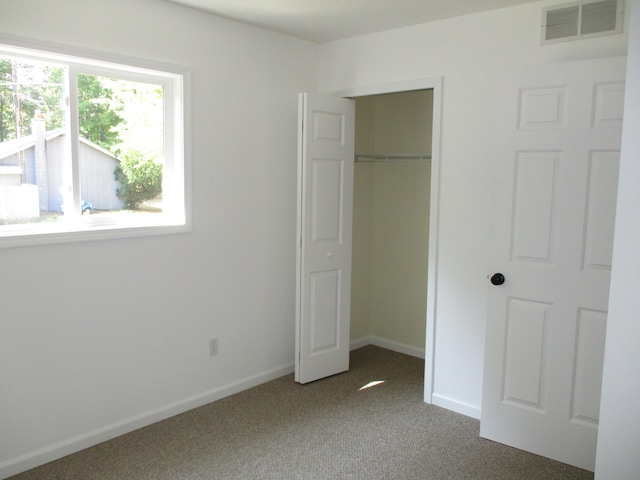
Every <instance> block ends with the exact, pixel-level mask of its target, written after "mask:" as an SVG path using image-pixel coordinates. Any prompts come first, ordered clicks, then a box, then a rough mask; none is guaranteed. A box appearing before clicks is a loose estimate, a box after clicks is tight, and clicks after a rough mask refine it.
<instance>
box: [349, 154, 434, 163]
mask: <svg viewBox="0 0 640 480" xmlns="http://www.w3.org/2000/svg"><path fill="white" fill-rule="evenodd" d="M429 160H431V155H430V154H428V153H408V154H405V153H395V154H386V155H379V154H373V153H356V155H355V161H356V162H408V163H423V162H427V161H429Z"/></svg>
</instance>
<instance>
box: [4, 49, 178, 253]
mask: <svg viewBox="0 0 640 480" xmlns="http://www.w3.org/2000/svg"><path fill="white" fill-rule="evenodd" d="M185 75H186V72H184V71H183V70H181V69H179V68H176V67H169V68H167V67H165V66H162V67H161V68H155V66H152V67H151V68H149V67H148V66H147V65H145V66H144V67H142V66H140V65H136V64H135V62H128V64H124V63H112V62H106V61H103V60H97V59H89V58H80V57H77V56H71V55H67V54H61V53H51V52H43V51H41V50H33V49H25V48H21V47H15V46H8V45H0V246H9V245H16V244H24V243H41V242H51V241H66V240H70V239H71V240H76V239H92V238H105V237H117V236H131V235H145V234H157V233H173V232H178V231H186V230H188V228H189V222H188V212H187V206H188V201H187V193H188V192H187V189H186V184H187V182H186V180H187V175H186V172H187V168H186V167H187V161H186V158H185V140H184V139H185V122H184V119H185V118H186V115H185V109H186V106H187V105H186V102H185V91H184V78H185Z"/></svg>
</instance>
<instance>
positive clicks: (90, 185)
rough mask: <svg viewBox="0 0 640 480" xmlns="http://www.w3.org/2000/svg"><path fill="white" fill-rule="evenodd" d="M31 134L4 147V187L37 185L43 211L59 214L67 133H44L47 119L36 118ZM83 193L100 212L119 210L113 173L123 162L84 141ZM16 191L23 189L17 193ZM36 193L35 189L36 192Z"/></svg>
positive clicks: (0, 166)
mask: <svg viewBox="0 0 640 480" xmlns="http://www.w3.org/2000/svg"><path fill="white" fill-rule="evenodd" d="M32 131H33V132H34V133H33V134H31V135H28V136H26V137H21V138H18V139H16V140H11V141H9V142H4V143H2V144H0V187H2V186H4V187H8V186H21V185H36V186H37V187H38V189H37V192H38V204H39V210H40V211H51V212H56V211H59V210H60V206H61V205H62V203H63V200H62V192H63V188H64V183H65V180H64V178H63V165H64V161H65V154H64V151H65V133H64V129H62V128H60V129H57V130H52V131H49V132H45V131H44V120H40V119H34V120H33V124H32ZM79 158H80V189H81V190H80V191H81V192H82V199H83V200H85V201H87V202H89V203H91V204H92V205H93V207H94V208H95V209H97V210H117V209H120V208H122V205H123V202H122V201H121V200H120V199H119V198H118V197H117V195H116V190H117V188H118V187H119V186H120V184H119V183H118V182H117V181H116V180H115V178H114V175H113V171H114V170H115V168H116V167H117V166H118V164H119V162H120V161H119V160H118V159H117V158H116V157H115V155H113V154H112V153H110V152H108V151H107V150H105V149H104V148H102V147H100V146H99V145H96V144H95V143H93V142H90V141H89V140H86V139H84V138H80V155H79ZM14 191H15V192H17V191H19V190H14ZM34 194H35V190H34Z"/></svg>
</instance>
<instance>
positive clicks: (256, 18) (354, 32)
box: [169, 0, 539, 43]
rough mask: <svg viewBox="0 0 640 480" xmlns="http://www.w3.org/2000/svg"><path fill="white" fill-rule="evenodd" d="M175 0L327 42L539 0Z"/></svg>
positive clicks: (274, 29) (232, 17) (272, 28)
mask: <svg viewBox="0 0 640 480" xmlns="http://www.w3.org/2000/svg"><path fill="white" fill-rule="evenodd" d="M169 1H171V2H173V3H179V4H182V5H186V6H189V7H194V8H197V9H199V10H203V11H206V12H210V13H213V14H215V15H218V16H221V17H226V18H230V19H233V20H237V21H240V22H243V23H248V24H251V25H256V26H259V27H263V28H266V29H268V30H273V31H275V32H280V33H284V34H286V35H291V36H294V37H298V38H302V39H305V40H310V41H312V42H318V43H323V42H328V41H332V40H340V39H343V38H348V37H355V36H358V35H365V34H368V33H374V32H381V31H384V30H391V29H394V28H400V27H407V26H410V25H417V24H419V23H426V22H432V21H435V20H442V19H444V18H450V17H457V16H460V15H467V14H471V13H478V12H482V11H486V10H495V9H498V8H504V7H512V6H515V5H521V4H524V3H532V2H536V1H539V0H169Z"/></svg>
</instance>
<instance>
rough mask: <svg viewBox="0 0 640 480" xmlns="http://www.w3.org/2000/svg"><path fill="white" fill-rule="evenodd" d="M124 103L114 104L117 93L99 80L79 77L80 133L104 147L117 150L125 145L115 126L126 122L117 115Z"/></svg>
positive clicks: (90, 77)
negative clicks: (117, 147) (121, 144)
mask: <svg viewBox="0 0 640 480" xmlns="http://www.w3.org/2000/svg"><path fill="white" fill-rule="evenodd" d="M122 110H123V106H122V104H118V102H117V101H114V95H113V90H111V89H110V88H106V87H104V86H103V85H102V83H101V82H100V79H99V78H98V77H93V76H89V75H78V124H79V129H80V134H81V135H82V136H83V137H85V138H86V139H87V140H90V141H92V142H93V143H95V144H97V145H100V146H101V147H102V148H105V149H107V150H111V151H114V152H115V150H114V147H115V146H116V145H117V144H119V143H121V141H122V140H120V139H119V138H118V132H117V130H116V128H115V127H117V126H118V125H119V124H121V123H122V122H123V121H124V120H123V118H122V117H120V116H119V115H118V113H117V112H119V111H122Z"/></svg>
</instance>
